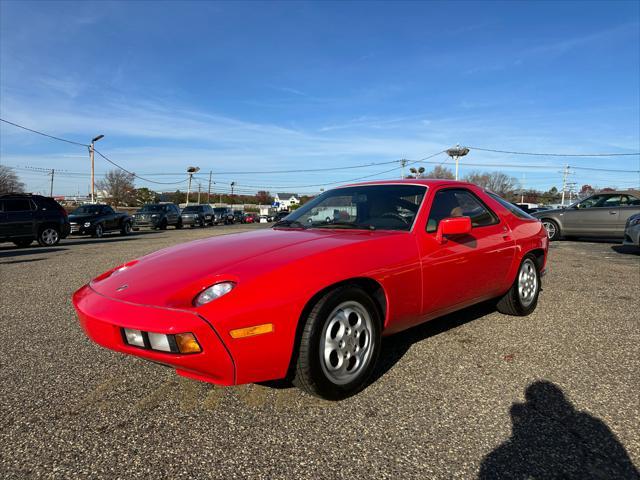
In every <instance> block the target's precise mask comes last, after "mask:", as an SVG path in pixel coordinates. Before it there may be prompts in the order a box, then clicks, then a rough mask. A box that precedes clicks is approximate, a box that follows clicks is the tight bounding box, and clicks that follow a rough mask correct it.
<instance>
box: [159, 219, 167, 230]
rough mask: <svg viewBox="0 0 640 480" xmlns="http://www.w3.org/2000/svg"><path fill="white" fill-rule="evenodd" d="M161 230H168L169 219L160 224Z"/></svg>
mask: <svg viewBox="0 0 640 480" xmlns="http://www.w3.org/2000/svg"><path fill="white" fill-rule="evenodd" d="M158 228H159V229H160V230H166V229H167V221H166V220H163V221H162V223H161V224H160V226H159V227H158Z"/></svg>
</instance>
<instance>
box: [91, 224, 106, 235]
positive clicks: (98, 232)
mask: <svg viewBox="0 0 640 480" xmlns="http://www.w3.org/2000/svg"><path fill="white" fill-rule="evenodd" d="M103 235H104V229H103V228H102V225H100V224H98V225H96V227H95V229H94V230H93V235H92V236H93V237H95V238H102V237H103Z"/></svg>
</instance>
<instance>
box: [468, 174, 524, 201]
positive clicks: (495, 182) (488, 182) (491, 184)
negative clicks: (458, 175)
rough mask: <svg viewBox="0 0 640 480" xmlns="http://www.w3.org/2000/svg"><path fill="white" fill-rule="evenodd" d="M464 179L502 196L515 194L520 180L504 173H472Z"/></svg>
mask: <svg viewBox="0 0 640 480" xmlns="http://www.w3.org/2000/svg"><path fill="white" fill-rule="evenodd" d="M464 179H465V180H466V181H467V182H470V183H475V184H476V185H478V186H479V187H482V188H486V189H487V190H491V191H492V192H494V193H497V194H498V195H500V196H505V195H507V194H508V193H511V192H513V191H514V190H515V189H516V187H517V186H518V180H517V179H516V178H514V177H510V176H509V175H506V174H504V173H502V172H471V173H469V174H467V175H466V176H465V177H464Z"/></svg>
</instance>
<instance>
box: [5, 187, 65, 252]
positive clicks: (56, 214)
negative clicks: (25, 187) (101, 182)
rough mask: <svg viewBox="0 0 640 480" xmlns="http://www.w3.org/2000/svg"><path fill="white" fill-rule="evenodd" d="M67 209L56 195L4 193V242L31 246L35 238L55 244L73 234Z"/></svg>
mask: <svg viewBox="0 0 640 480" xmlns="http://www.w3.org/2000/svg"><path fill="white" fill-rule="evenodd" d="M69 230H70V226H69V217H68V215H67V211H66V210H65V209H64V208H63V207H62V205H60V204H59V203H58V202H56V201H55V200H54V199H53V198H50V197H43V196H41V195H31V194H20V193H15V194H5V195H0V242H13V243H14V244H15V245H16V246H18V247H28V246H29V245H31V243H32V242H33V241H34V240H37V241H38V244H40V245H41V246H43V247H51V246H53V245H56V244H58V243H59V242H60V239H61V238H65V237H67V235H69Z"/></svg>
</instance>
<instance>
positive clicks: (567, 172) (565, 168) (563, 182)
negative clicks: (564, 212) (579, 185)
mask: <svg viewBox="0 0 640 480" xmlns="http://www.w3.org/2000/svg"><path fill="white" fill-rule="evenodd" d="M568 175H569V165H566V166H565V167H564V172H563V175H562V202H561V205H562V206H563V207H564V191H565V190H566V189H567V176H568Z"/></svg>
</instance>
